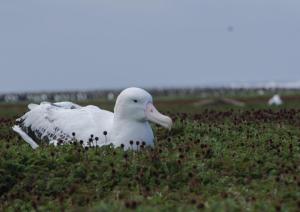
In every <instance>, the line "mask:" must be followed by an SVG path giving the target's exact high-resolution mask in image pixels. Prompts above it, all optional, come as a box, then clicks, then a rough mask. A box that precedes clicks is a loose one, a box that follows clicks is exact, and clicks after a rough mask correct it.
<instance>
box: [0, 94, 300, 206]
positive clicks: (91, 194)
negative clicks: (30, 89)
mask: <svg viewBox="0 0 300 212" xmlns="http://www.w3.org/2000/svg"><path fill="white" fill-rule="evenodd" d="M287 98H289V97H287ZM244 99H245V100H247V102H249V104H248V106H247V107H245V108H235V107H228V106H226V107H224V106H223V105H210V106H207V107H206V108H199V107H196V106H194V105H193V104H192V103H193V101H196V100H193V99H191V100H189V101H187V100H176V99H175V100H174V99H173V100H161V101H159V102H158V108H159V109H160V110H162V111H164V112H166V111H167V113H168V114H169V115H171V116H172V118H173V120H174V121H175V123H174V128H173V130H172V131H171V132H168V131H166V130H164V129H161V128H160V127H156V126H154V131H155V134H156V148H155V149H143V150H141V151H139V152H133V151H126V152H125V151H123V150H122V149H121V148H118V149H113V148H112V147H110V146H106V147H103V148H97V149H95V148H91V149H88V150H85V149H83V148H81V147H80V145H75V144H72V145H65V146H59V147H53V146H46V145H45V146H42V147H41V148H38V149H37V150H35V151H33V150H32V149H31V148H30V147H29V146H28V145H27V144H26V143H24V142H23V141H21V139H20V138H19V137H18V136H17V135H15V134H14V133H13V132H12V131H11V130H10V126H12V124H13V122H14V119H13V117H16V116H19V115H21V114H22V113H23V112H24V111H26V108H25V105H24V104H22V105H10V106H7V105H1V106H0V108H1V109H0V111H1V112H0V114H1V116H0V117H1V118H0V126H1V128H0V211H35V210H36V211H64V210H66V211H124V210H137V211H158V210H159V211H198V210H203V211H299V210H300V130H299V129H300V102H299V104H297V101H298V99H297V98H291V101H290V102H288V103H287V104H286V105H285V106H283V107H279V108H278V107H271V108H268V107H267V106H265V105H263V103H262V101H258V99H257V98H256V97H255V98H253V99H252V98H248V99H247V98H244ZM94 103H95V104H100V105H101V102H100V103H99V102H98V103H97V102H94ZM106 108H109V109H111V108H112V104H106Z"/></svg>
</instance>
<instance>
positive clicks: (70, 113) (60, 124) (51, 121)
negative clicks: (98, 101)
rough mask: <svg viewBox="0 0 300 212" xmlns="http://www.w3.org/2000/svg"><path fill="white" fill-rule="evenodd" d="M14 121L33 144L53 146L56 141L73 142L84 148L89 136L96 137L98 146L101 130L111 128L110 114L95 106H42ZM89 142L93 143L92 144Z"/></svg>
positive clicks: (100, 142)
mask: <svg viewBox="0 0 300 212" xmlns="http://www.w3.org/2000/svg"><path fill="white" fill-rule="evenodd" d="M74 107H76V108H74ZM17 121H18V123H20V124H19V126H20V127H21V128H22V130H23V131H24V132H26V133H27V135H28V136H30V137H31V138H32V139H33V140H36V141H37V140H38V141H47V142H51V143H56V142H55V141H58V140H62V141H64V142H70V141H72V140H74V139H76V140H78V141H79V140H82V141H84V144H85V145H87V144H88V141H89V139H90V137H91V135H94V138H95V137H98V138H99V140H98V142H97V145H100V146H101V145H102V144H105V140H106V138H105V136H104V135H103V131H110V129H111V126H112V121H113V113H111V112H109V111H105V110H101V109H100V108H98V107H96V106H86V107H81V106H79V105H76V104H73V103H67V104H66V103H55V104H51V103H42V104H40V105H38V106H36V107H34V108H32V109H31V110H30V111H29V112H27V113H26V114H25V115H24V116H23V117H21V118H20V119H19V120H17ZM73 132H74V133H75V136H73V135H72V134H73ZM93 143H94V144H96V141H94V142H93Z"/></svg>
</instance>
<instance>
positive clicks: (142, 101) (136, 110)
mask: <svg viewBox="0 0 300 212" xmlns="http://www.w3.org/2000/svg"><path fill="white" fill-rule="evenodd" d="M114 112H115V116H117V117H118V118H121V119H126V120H128V121H137V122H147V121H151V122H154V123H156V124H159V125H161V126H163V127H165V128H168V129H171V127H172V119H171V118H170V117H168V116H165V115H163V114H161V113H160V112H158V110H157V109H156V108H155V107H154V105H153V100H152V96H151V95H150V94H149V93H148V92H147V91H145V90H143V89H141V88H127V89H125V90H123V91H122V92H121V93H120V95H119V96H118V98H117V101H116V105H115V109H114Z"/></svg>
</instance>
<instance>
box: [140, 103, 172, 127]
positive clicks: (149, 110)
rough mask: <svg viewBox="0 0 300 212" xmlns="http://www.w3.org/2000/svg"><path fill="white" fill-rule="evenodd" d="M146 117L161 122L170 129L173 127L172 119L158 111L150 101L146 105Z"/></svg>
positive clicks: (157, 122)
mask: <svg viewBox="0 0 300 212" xmlns="http://www.w3.org/2000/svg"><path fill="white" fill-rule="evenodd" d="M145 113H146V117H147V119H148V120H149V121H152V122H154V123H156V124H159V125H161V126H163V127H165V128H167V129H169V130H171V127H172V119H171V118H170V117H168V116H165V115H163V114H161V113H160V112H158V110H156V108H155V107H154V105H153V104H152V103H150V102H149V103H148V104H147V106H146V112H145Z"/></svg>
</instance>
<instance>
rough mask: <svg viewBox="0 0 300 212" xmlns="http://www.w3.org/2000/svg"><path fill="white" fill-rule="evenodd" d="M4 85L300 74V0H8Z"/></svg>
mask: <svg viewBox="0 0 300 212" xmlns="http://www.w3.org/2000/svg"><path fill="white" fill-rule="evenodd" d="M0 73H1V75H0V92H6V91H38V90H62V89H69V90H70V89H93V88H122V87H127V86H141V87H169V86H201V85H204V84H205V85H207V84H216V83H217V84H219V83H229V82H261V81H271V80H275V81H281V82H282V81H295V80H300V1H299V0H219V1H217V0H147V1H145V0H26V1H24V0H18V1H16V0H2V1H0Z"/></svg>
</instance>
